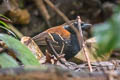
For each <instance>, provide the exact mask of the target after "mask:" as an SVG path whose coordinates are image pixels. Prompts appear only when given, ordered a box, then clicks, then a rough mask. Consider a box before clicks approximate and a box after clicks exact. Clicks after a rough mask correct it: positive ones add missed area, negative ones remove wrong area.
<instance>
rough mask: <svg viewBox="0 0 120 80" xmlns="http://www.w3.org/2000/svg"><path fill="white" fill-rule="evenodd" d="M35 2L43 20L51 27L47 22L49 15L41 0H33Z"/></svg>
mask: <svg viewBox="0 0 120 80" xmlns="http://www.w3.org/2000/svg"><path fill="white" fill-rule="evenodd" d="M33 1H34V2H35V4H36V5H37V7H38V9H39V10H40V13H41V15H42V16H43V18H44V20H45V21H46V23H47V25H48V26H49V27H51V24H50V22H49V19H50V15H49V13H48V11H47V9H46V7H45V5H44V3H43V0H33Z"/></svg>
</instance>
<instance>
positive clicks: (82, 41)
mask: <svg viewBox="0 0 120 80" xmlns="http://www.w3.org/2000/svg"><path fill="white" fill-rule="evenodd" d="M77 20H78V28H79V32H80V37H81V47H82V48H83V52H84V54H85V56H86V60H87V62H88V66H89V70H90V72H92V71H93V70H92V66H91V63H90V59H89V56H88V53H87V52H88V51H87V50H86V47H87V46H86V45H85V41H84V39H83V33H82V29H81V19H80V16H78V17H77Z"/></svg>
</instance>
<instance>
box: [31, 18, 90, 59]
mask: <svg viewBox="0 0 120 80" xmlns="http://www.w3.org/2000/svg"><path fill="white" fill-rule="evenodd" d="M70 25H74V26H75V27H76V28H77V29H78V22H77V20H73V21H71V24H70ZM70 25H67V24H66V23H65V24H63V25H60V26H56V27H52V28H50V29H48V30H46V31H43V32H42V33H40V34H38V35H36V36H34V37H33V38H32V39H33V40H34V41H35V42H36V43H37V44H38V45H39V46H40V47H41V46H42V47H43V46H45V47H46V46H47V43H46V41H45V39H46V38H48V40H49V41H50V42H51V44H52V45H53V46H54V48H55V50H56V51H57V52H58V53H59V54H62V53H64V54H65V59H66V60H68V59H70V58H72V57H73V56H75V54H77V52H78V51H80V46H79V44H78V39H77V36H76V33H75V32H74V30H73V29H72V28H71V27H70ZM90 27H91V24H87V23H84V22H81V28H82V30H87V29H89V28H90Z"/></svg>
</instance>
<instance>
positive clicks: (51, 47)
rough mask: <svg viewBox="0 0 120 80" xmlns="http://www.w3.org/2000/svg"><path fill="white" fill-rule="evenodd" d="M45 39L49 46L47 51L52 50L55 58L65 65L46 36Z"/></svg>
mask: <svg viewBox="0 0 120 80" xmlns="http://www.w3.org/2000/svg"><path fill="white" fill-rule="evenodd" d="M45 40H46V43H47V45H48V47H49V48H48V49H49V50H48V51H52V53H53V55H54V56H55V57H56V58H57V60H59V61H60V63H61V64H64V65H65V66H66V67H67V65H66V64H65V62H64V61H62V60H61V59H60V56H59V54H58V53H57V52H56V51H55V49H54V47H53V45H52V44H51V43H50V42H49V40H48V39H47V38H46V39H45Z"/></svg>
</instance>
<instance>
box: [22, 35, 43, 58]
mask: <svg viewBox="0 0 120 80" xmlns="http://www.w3.org/2000/svg"><path fill="white" fill-rule="evenodd" d="M21 42H22V43H23V44H25V45H26V46H27V47H28V48H29V49H30V50H31V51H32V53H33V54H34V55H35V56H36V58H37V59H38V60H40V59H41V57H42V56H43V53H42V51H41V50H40V49H39V47H38V46H37V44H36V43H35V42H34V41H33V40H32V39H31V38H30V37H26V36H24V37H22V38H21Z"/></svg>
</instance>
